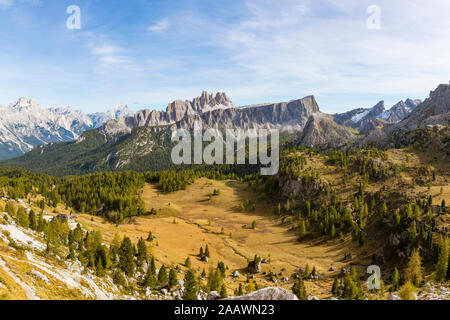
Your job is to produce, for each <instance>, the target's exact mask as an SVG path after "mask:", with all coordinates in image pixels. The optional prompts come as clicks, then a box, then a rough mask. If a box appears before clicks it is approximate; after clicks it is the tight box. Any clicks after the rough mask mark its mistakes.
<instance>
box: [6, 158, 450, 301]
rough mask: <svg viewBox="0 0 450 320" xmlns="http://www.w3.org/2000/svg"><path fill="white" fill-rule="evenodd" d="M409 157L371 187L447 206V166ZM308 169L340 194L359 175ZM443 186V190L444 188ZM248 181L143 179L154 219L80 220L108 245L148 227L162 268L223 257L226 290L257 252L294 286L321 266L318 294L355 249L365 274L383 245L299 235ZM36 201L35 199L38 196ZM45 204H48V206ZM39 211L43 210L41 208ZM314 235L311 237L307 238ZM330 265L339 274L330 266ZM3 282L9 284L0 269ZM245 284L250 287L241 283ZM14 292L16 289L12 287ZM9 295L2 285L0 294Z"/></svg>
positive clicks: (314, 162)
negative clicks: (203, 256)
mask: <svg viewBox="0 0 450 320" xmlns="http://www.w3.org/2000/svg"><path fill="white" fill-rule="evenodd" d="M406 154H408V155H409V162H408V164H407V168H406V170H405V171H404V172H402V174H401V176H400V177H396V178H392V179H390V180H389V181H384V182H383V183H371V184H370V185H369V187H368V191H372V192H375V191H377V190H379V189H380V187H381V186H382V185H383V184H384V185H387V186H388V187H389V189H390V190H395V189H396V188H397V186H398V188H400V186H401V188H402V190H401V191H405V192H406V191H408V192H413V193H416V194H427V193H428V194H429V193H431V194H432V195H433V197H434V198H433V204H440V202H441V200H442V199H445V200H446V201H447V203H449V204H450V187H449V182H448V179H449V172H450V164H448V163H443V162H442V161H435V160H434V159H433V156H432V155H417V154H414V153H411V152H408V151H406V150H390V151H388V157H389V160H391V161H394V162H399V163H400V162H405V159H406ZM428 164H431V168H432V169H433V170H436V172H437V180H436V181H435V182H433V183H432V186H431V189H430V190H428V187H427V186H416V185H414V184H413V178H414V176H415V174H416V170H417V168H419V167H423V166H425V165H428ZM307 166H312V167H314V168H316V169H320V170H321V178H322V179H324V180H325V181H327V182H331V184H332V185H333V186H335V188H336V189H337V190H339V194H340V195H341V197H342V198H345V197H346V195H347V194H348V192H353V191H352V184H353V183H354V182H357V181H358V180H357V179H359V178H358V177H354V178H353V179H351V180H350V181H349V183H348V184H347V187H343V186H340V185H339V184H340V183H341V182H342V177H343V173H342V172H341V171H340V170H336V168H334V167H329V169H327V166H326V164H325V162H324V159H323V158H321V157H316V156H315V157H314V159H308V164H307ZM441 187H442V189H443V192H442V194H441V193H440V189H441ZM214 189H219V190H220V195H218V196H213V197H211V199H210V197H209V195H210V194H212V193H213V191H214ZM251 189H252V188H250V187H249V186H248V185H247V184H244V183H240V182H236V181H230V180H227V181H213V180H209V179H205V178H203V179H198V180H197V181H196V182H195V183H194V184H192V185H190V186H189V187H188V188H187V190H183V191H178V192H174V193H162V192H161V191H160V190H159V189H158V188H157V186H156V185H151V184H146V185H145V187H144V189H143V191H142V198H143V200H144V201H145V204H146V209H147V210H150V209H152V208H154V209H155V210H157V214H156V215H155V216H148V217H135V218H132V219H130V220H126V221H125V222H124V224H122V225H120V226H116V225H114V224H111V223H109V222H107V221H106V220H105V219H103V218H101V217H95V216H91V215H88V214H77V215H78V218H77V221H78V222H79V223H81V224H82V225H83V226H84V227H86V228H87V229H88V230H99V231H101V232H102V234H103V238H104V241H105V242H107V243H110V242H111V241H112V239H113V238H114V236H115V234H116V233H117V234H119V235H120V236H121V237H123V236H125V235H126V236H128V237H130V238H131V240H132V241H133V242H134V243H136V242H137V241H138V239H139V237H143V238H144V239H146V238H147V236H148V234H149V232H150V231H151V232H152V233H153V235H154V236H156V239H155V240H154V241H153V242H151V243H150V242H147V244H148V248H149V250H150V251H151V252H152V253H153V254H154V255H155V257H156V261H157V267H159V266H160V265H162V264H165V265H177V264H178V265H180V266H182V267H183V264H184V261H185V259H186V258H187V257H188V256H189V257H190V259H191V261H192V266H193V267H194V269H195V270H197V271H199V272H200V271H201V270H202V269H205V270H206V272H208V270H209V268H210V266H214V267H215V266H216V265H217V263H218V262H219V261H222V262H224V263H225V265H226V266H227V267H228V268H229V269H228V271H227V279H226V284H227V287H228V292H229V294H231V293H232V290H234V288H236V287H237V286H238V284H239V283H243V284H244V282H245V280H246V276H245V269H246V267H247V263H248V262H247V259H252V258H253V257H254V256H255V255H256V254H257V255H259V256H261V257H262V258H266V259H268V260H269V263H266V264H263V265H262V271H263V272H266V273H269V272H270V271H272V272H274V273H275V274H277V275H279V274H280V273H282V275H279V276H278V277H277V279H278V283H277V284H276V285H277V286H282V287H284V288H287V289H290V288H291V287H292V285H293V281H294V280H293V279H292V277H291V275H292V274H293V273H294V272H297V271H298V269H299V268H303V269H304V267H305V265H306V264H308V265H309V266H310V268H312V267H313V266H315V267H316V269H317V271H318V272H319V274H320V275H321V280H320V281H319V282H317V283H314V282H312V281H307V282H306V286H307V289H308V292H309V293H311V294H313V295H315V296H317V297H319V298H329V297H330V288H331V283H332V280H333V277H334V276H336V275H337V274H338V273H339V271H340V269H341V267H344V266H348V263H349V262H348V261H343V260H344V259H343V258H344V253H345V252H351V253H352V254H353V260H352V261H351V263H352V264H354V265H355V266H356V268H357V271H358V274H360V275H363V274H364V273H365V270H364V268H363V266H364V265H365V266H367V265H368V264H370V261H371V260H370V259H371V256H372V254H373V253H378V252H380V251H382V250H383V248H382V246H381V245H380V244H381V243H380V242H379V241H380V240H383V239H380V240H378V241H377V240H376V239H371V241H368V242H367V244H366V245H365V246H364V247H359V245H358V244H357V242H354V241H352V239H351V236H350V235H346V236H345V239H344V241H341V240H339V239H337V238H336V239H333V240H330V239H329V238H328V237H326V236H317V237H312V239H313V240H308V239H306V240H304V241H302V242H299V241H298V240H297V231H296V230H293V229H291V224H290V223H288V222H285V223H282V221H281V218H280V217H279V216H278V215H277V214H276V206H277V203H274V201H272V200H271V199H267V198H260V197H259V196H258V195H257V194H256V193H254V192H253V191H252V190H251ZM33 200H34V199H33ZM247 200H251V201H253V202H254V203H256V208H255V210H254V211H250V212H240V211H239V210H237V209H236V207H237V206H238V205H240V204H242V203H244V202H246V201H247ZM46 209H47V208H46ZM38 211H39V210H38ZM47 211H48V212H58V213H69V212H70V211H71V209H70V208H64V207H63V206H62V205H59V206H58V207H57V209H56V210H53V209H50V208H48V209H47ZM253 221H256V229H252V228H251V225H252V222H253ZM310 239H311V238H310ZM206 245H208V246H209V249H210V252H211V255H210V260H209V262H208V263H205V262H202V261H200V260H199V258H198V256H197V255H198V253H199V249H200V246H202V247H203V248H205V246H206ZM331 266H333V267H334V269H335V271H333V272H331V271H329V269H330V267H331ZM235 270H238V271H239V272H240V274H241V276H240V277H239V279H237V281H236V280H232V279H231V277H230V275H231V274H232V273H233V272H234V271H235ZM284 276H286V277H288V278H289V281H288V282H286V283H281V282H280V281H279V280H280V279H281V278H282V277H284ZM255 280H256V282H257V283H258V284H259V285H260V286H273V285H275V284H274V283H271V282H269V281H268V279H267V277H265V276H264V275H263V274H259V275H257V276H256V279H255ZM0 281H1V282H3V283H4V282H7V283H9V282H11V279H9V278H8V276H7V275H5V274H4V273H3V272H2V270H1V268H0ZM244 285H245V284H244ZM11 288H12V289H11V290H13V289H14V287H13V285H12V287H11ZM2 294H4V293H3V291H2V288H1V287H0V295H2Z"/></svg>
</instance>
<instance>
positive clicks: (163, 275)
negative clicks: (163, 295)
mask: <svg viewBox="0 0 450 320" xmlns="http://www.w3.org/2000/svg"><path fill="white" fill-rule="evenodd" d="M158 284H159V285H160V286H165V285H166V284H167V270H166V266H165V265H162V266H161V268H160V269H159V272H158Z"/></svg>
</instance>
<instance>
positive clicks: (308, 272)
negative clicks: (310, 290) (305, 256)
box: [303, 264, 311, 279]
mask: <svg viewBox="0 0 450 320" xmlns="http://www.w3.org/2000/svg"><path fill="white" fill-rule="evenodd" d="M303 275H304V277H305V278H306V279H308V278H309V276H310V275H311V271H310V270H309V265H308V264H307V265H306V267H305V271H304V272H303Z"/></svg>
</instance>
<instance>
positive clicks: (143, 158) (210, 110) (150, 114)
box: [2, 92, 338, 174]
mask: <svg viewBox="0 0 450 320" xmlns="http://www.w3.org/2000/svg"><path fill="white" fill-rule="evenodd" d="M320 114H322V113H321V112H320V110H319V106H318V105H317V102H316V100H315V98H314V97H313V96H308V97H305V98H303V99H298V100H292V101H289V102H280V103H269V104H258V105H250V106H244V107H236V106H235V105H234V104H233V103H232V102H231V100H230V99H229V98H228V97H227V95H226V94H225V93H217V94H216V95H212V94H208V93H207V92H203V93H202V95H201V96H199V97H197V98H194V99H193V100H191V101H181V100H176V101H174V102H172V103H169V105H168V106H167V109H166V111H156V110H153V111H151V110H141V111H139V112H137V113H136V114H135V115H133V116H131V117H127V118H121V119H113V120H111V121H108V122H107V123H105V124H104V125H102V126H101V127H99V128H98V129H95V130H89V131H86V132H85V133H83V134H82V135H81V136H80V137H79V138H78V139H77V140H76V141H72V142H65V143H53V144H51V145H47V146H40V147H37V148H35V149H34V150H32V151H31V152H29V153H27V154H25V155H24V156H22V157H19V158H16V159H11V160H10V161H6V162H4V163H2V164H3V165H8V166H20V167H25V168H29V169H34V170H38V171H43V172H49V173H53V174H64V173H83V172H90V171H94V170H117V169H133V170H161V169H168V168H170V167H171V162H170V148H169V147H170V146H171V145H172V143H171V141H170V137H171V134H172V132H173V130H175V129H177V128H185V129H188V130H191V129H193V125H194V122H195V121H201V122H202V123H203V127H204V128H213V127H214V128H220V129H223V128H242V129H247V128H267V129H270V128H278V129H280V130H282V131H288V132H301V131H302V130H303V128H304V127H305V125H306V124H307V122H308V120H309V119H310V117H311V116H312V115H320ZM336 126H338V125H337V124H336Z"/></svg>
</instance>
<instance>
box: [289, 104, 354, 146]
mask: <svg viewBox="0 0 450 320" xmlns="http://www.w3.org/2000/svg"><path fill="white" fill-rule="evenodd" d="M354 140H355V135H354V134H353V133H352V132H351V131H350V130H349V129H348V128H346V127H344V126H340V125H338V124H337V123H336V122H334V121H333V118H332V117H331V116H329V115H325V114H320V113H316V114H314V115H311V116H310V118H309V120H308V122H307V123H306V125H305V128H304V130H303V133H302V136H301V138H300V140H299V143H298V144H299V145H301V146H307V147H316V148H329V147H332V148H342V147H345V146H349V145H350V144H351V143H352V142H353V141H354Z"/></svg>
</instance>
